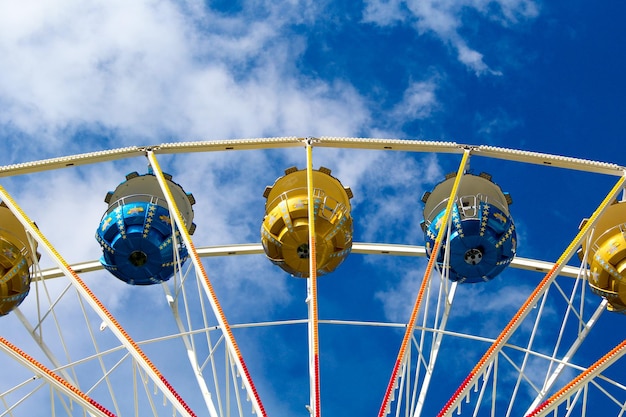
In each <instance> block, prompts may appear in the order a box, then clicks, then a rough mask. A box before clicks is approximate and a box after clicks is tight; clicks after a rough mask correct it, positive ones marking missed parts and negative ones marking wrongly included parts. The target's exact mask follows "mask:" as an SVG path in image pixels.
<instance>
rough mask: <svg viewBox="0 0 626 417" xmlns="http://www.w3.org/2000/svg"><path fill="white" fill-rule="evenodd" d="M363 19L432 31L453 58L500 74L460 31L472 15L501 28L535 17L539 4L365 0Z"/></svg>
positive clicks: (501, 0) (506, 0) (495, 0)
mask: <svg viewBox="0 0 626 417" xmlns="http://www.w3.org/2000/svg"><path fill="white" fill-rule="evenodd" d="M366 4H367V6H366V8H365V11H364V13H363V20H364V21H365V22H371V23H375V24H378V25H382V26H388V25H396V24H405V25H411V26H412V27H413V28H415V30H417V31H418V32H419V33H420V34H424V33H431V34H434V35H435V36H437V37H438V38H439V39H440V40H441V41H442V42H444V43H445V44H447V45H449V46H451V47H452V49H453V50H454V51H455V52H456V58H457V59H458V60H459V61H460V62H461V63H463V64H464V65H465V66H466V67H467V68H468V69H470V70H472V71H474V72H475V73H476V74H477V75H483V74H492V75H500V74H501V72H500V71H498V70H494V69H493V68H491V67H490V66H489V65H488V64H487V63H486V62H485V60H484V56H483V54H482V53H481V52H480V51H479V50H477V49H475V48H473V47H471V46H470V45H469V44H468V40H467V39H466V37H465V36H464V35H463V34H462V32H463V31H462V29H463V28H464V27H465V26H466V23H467V21H468V20H469V19H470V18H471V16H476V15H478V16H481V17H483V18H485V19H488V20H490V21H492V22H495V23H497V24H499V25H501V26H504V27H511V26H513V25H515V24H517V23H519V22H520V21H523V20H527V19H532V18H535V17H536V16H537V15H538V13H539V7H538V6H537V4H536V3H535V2H534V1H532V0H463V1H437V0H426V1H423V0H368V1H367V2H366Z"/></svg>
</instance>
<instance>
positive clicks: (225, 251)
mask: <svg viewBox="0 0 626 417" xmlns="http://www.w3.org/2000/svg"><path fill="white" fill-rule="evenodd" d="M196 250H197V252H198V256H200V257H201V258H204V257H213V256H237V255H261V254H264V253H265V252H264V251H263V246H262V245H261V244H260V243H243V244H235V245H219V246H205V247H200V248H197V249H196ZM351 253H354V254H359V255H390V256H421V257H424V256H426V248H424V246H413V245H403V244H395V243H363V242H355V243H353V244H352V251H351ZM510 266H511V267H513V268H518V269H524V270H527V271H535V272H543V273H547V272H549V271H550V270H551V269H552V268H553V267H554V262H548V261H539V260H536V259H529V258H522V257H519V256H516V257H515V258H514V259H513V261H512V262H511V263H510ZM71 267H72V269H73V270H74V271H76V273H86V272H93V271H99V270H101V269H103V268H102V264H100V261H87V262H81V263H76V264H72V265H71ZM579 271H580V268H579V267H574V266H569V265H564V266H563V268H562V269H561V271H560V273H559V275H561V276H565V277H569V278H577V277H578V274H579ZM62 276H63V272H62V271H61V270H60V269H59V268H48V269H45V270H43V271H41V274H38V275H37V276H36V277H34V280H37V279H50V278H58V277H62Z"/></svg>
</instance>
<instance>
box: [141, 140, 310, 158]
mask: <svg viewBox="0 0 626 417" xmlns="http://www.w3.org/2000/svg"><path fill="white" fill-rule="evenodd" d="M304 141H305V139H303V138H298V137H296V136H287V137H276V138H258V139H231V140H210V141H198V142H176V143H164V144H161V145H158V146H153V147H152V148H151V150H152V151H153V152H154V153H157V154H171V153H190V152H219V151H244V150H254V149H270V148H295V147H301V146H302V145H303V142H304Z"/></svg>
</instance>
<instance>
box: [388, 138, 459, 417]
mask: <svg viewBox="0 0 626 417" xmlns="http://www.w3.org/2000/svg"><path fill="white" fill-rule="evenodd" d="M469 156H470V151H469V149H466V150H465V153H464V154H463V158H462V159H461V163H460V164H459V169H458V171H457V175H456V177H455V179H454V184H453V186H452V191H451V192H450V198H449V199H448V203H447V206H446V212H445V214H444V215H443V218H442V220H441V226H440V228H439V232H438V234H437V238H436V239H435V243H434V244H433V248H432V252H431V255H430V259H429V260H428V265H427V266H426V270H425V272H424V279H423V280H422V284H421V286H420V289H419V291H418V293H417V298H416V300H415V304H414V305H413V310H412V312H411V317H410V319H409V322H408V323H407V328H406V332H405V334H404V338H403V340H402V344H401V345H400V352H399V353H398V358H397V359H396V363H395V365H394V367H393V370H392V373H391V378H390V380H389V385H388V386H387V390H386V392H385V396H384V397H383V402H382V405H381V407H380V411H379V412H378V417H383V416H385V415H387V414H388V413H389V411H390V406H391V397H392V394H393V392H394V391H395V389H396V385H397V379H398V376H399V374H398V372H399V370H400V367H401V366H403V364H404V362H405V354H406V348H407V345H408V342H409V340H410V339H411V336H412V335H413V331H414V330H415V321H416V319H417V315H418V313H419V310H420V308H421V305H422V300H423V298H424V291H425V290H426V288H427V286H428V283H429V282H430V276H431V274H432V269H433V266H434V265H435V262H436V259H437V255H438V254H439V249H440V248H441V241H442V240H443V238H444V237H445V234H446V233H445V231H446V230H447V228H448V222H449V221H450V219H451V217H452V216H451V213H452V205H453V204H454V203H455V200H456V194H457V192H458V189H459V184H460V183H461V178H463V173H464V172H465V167H466V166H467V163H468V161H469Z"/></svg>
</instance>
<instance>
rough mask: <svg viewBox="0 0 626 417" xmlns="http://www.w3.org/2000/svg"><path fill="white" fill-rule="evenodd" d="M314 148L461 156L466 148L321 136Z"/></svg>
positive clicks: (410, 141)
mask: <svg viewBox="0 0 626 417" xmlns="http://www.w3.org/2000/svg"><path fill="white" fill-rule="evenodd" d="M315 146H319V147H324V148H352V149H371V150H385V151H391V150H393V151H405V152H440V153H454V154H462V153H463V152H464V151H465V149H466V146H463V145H459V144H457V143H456V142H438V141H427V140H407V139H373V138H372V139H370V138H345V137H328V136H322V137H320V138H316V143H315Z"/></svg>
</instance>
